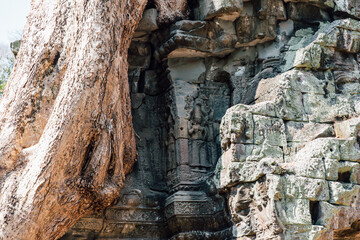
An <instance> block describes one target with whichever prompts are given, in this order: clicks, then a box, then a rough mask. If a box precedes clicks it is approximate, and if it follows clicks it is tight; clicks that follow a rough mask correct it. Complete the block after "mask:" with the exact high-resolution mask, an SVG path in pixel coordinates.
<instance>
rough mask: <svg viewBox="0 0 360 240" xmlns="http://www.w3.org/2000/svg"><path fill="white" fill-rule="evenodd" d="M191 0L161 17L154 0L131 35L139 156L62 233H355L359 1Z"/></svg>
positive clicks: (359, 157)
mask: <svg viewBox="0 0 360 240" xmlns="http://www.w3.org/2000/svg"><path fill="white" fill-rule="evenodd" d="M182 4H183V1H182ZM187 8H188V10H187V11H184V12H183V13H182V19H177V21H175V22H169V21H167V22H166V23H164V22H163V23H160V22H159V21H158V19H159V18H158V16H157V15H158V13H157V10H156V6H155V5H154V4H152V3H151V2H149V4H148V7H147V10H146V11H145V12H144V16H143V20H142V22H141V23H140V25H139V27H138V29H137V32H136V34H135V36H134V39H133V41H132V45H131V47H130V49H129V81H130V85H131V93H132V96H131V98H132V111H133V121H134V127H135V132H136V135H137V147H138V162H137V164H136V165H135V167H134V169H133V171H132V173H131V174H130V175H129V176H127V181H126V184H125V186H124V188H123V190H122V197H121V198H120V199H119V201H118V202H117V204H116V205H115V206H113V207H111V208H108V209H107V210H106V211H105V212H103V213H99V214H97V215H94V216H88V217H86V218H83V219H81V220H79V222H78V223H77V224H76V225H75V226H74V227H73V229H72V230H71V231H69V233H68V234H67V235H66V236H64V237H63V239H172V240H175V239H244V240H245V239H264V240H265V239H359V238H360V237H357V234H358V231H359V230H360V224H359V221H360V211H359V210H360V209H359V207H360V205H359V201H360V200H359V198H360V195H359V190H360V188H359V185H358V184H359V183H360V165H359V163H358V161H360V152H359V151H360V146H359V144H360V140H359V139H360V133H359V134H358V130H359V129H360V118H359V117H358V116H359V112H360V101H359V99H360V97H359V96H360V95H359V93H360V82H359V79H360V73H359V61H360V60H359V55H358V53H359V52H360V22H359V21H358V20H357V19H360V10H359V6H358V5H357V3H356V2H355V1H354V2H353V1H351V0H348V1H332V0H327V1H318V0H312V1H306V0H303V1H301V0H300V1H298V0H297V1H285V2H284V1H282V0H257V1H240V0H198V1H195V0H193V1H189V2H188V6H187ZM185 13H186V14H185Z"/></svg>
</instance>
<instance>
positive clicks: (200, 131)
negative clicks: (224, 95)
mask: <svg viewBox="0 0 360 240" xmlns="http://www.w3.org/2000/svg"><path fill="white" fill-rule="evenodd" d="M206 100H207V98H206V96H204V95H201V96H200V97H199V98H198V99H196V100H195V104H194V108H193V109H192V111H191V114H190V121H189V137H190V152H191V153H190V157H191V158H190V159H191V160H190V166H192V167H193V168H194V169H196V170H203V169H206V168H209V167H210V166H211V164H210V162H209V159H208V156H207V155H208V154H207V142H206V140H207V137H208V133H209V130H208V128H207V125H208V124H207V121H208V119H209V116H208V113H209V112H208V111H207V110H208V107H207V105H206Z"/></svg>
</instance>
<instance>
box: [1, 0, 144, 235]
mask: <svg viewBox="0 0 360 240" xmlns="http://www.w3.org/2000/svg"><path fill="white" fill-rule="evenodd" d="M145 4H146V1H145V0H33V1H32V10H31V13H30V15H29V16H28V23H27V25H26V27H25V31H24V37H23V39H22V40H23V41H22V47H21V49H20V52H19V54H18V56H17V62H16V64H15V68H14V70H13V73H12V75H11V77H10V80H9V83H8V85H7V87H6V89H5V93H4V96H3V98H2V100H1V102H0V177H1V178H2V182H1V189H0V223H1V224H0V239H31V240H33V239H57V238H59V237H60V236H62V235H63V234H64V233H65V232H66V231H67V229H68V228H69V227H71V226H72V224H74V223H75V221H76V220H77V219H78V218H80V217H81V216H83V215H84V214H89V213H92V212H94V211H96V210H98V209H103V208H104V207H106V206H108V205H110V204H111V203H113V201H114V200H115V199H116V198H117V197H118V195H119V189H120V188H121V185H122V184H123V181H124V176H125V174H126V173H128V172H129V171H130V169H131V166H132V164H133V162H134V159H135V155H136V151H135V150H136V148H135V140H134V134H133V129H132V118H131V112H130V99H129V87H128V82H127V49H128V47H129V44H130V41H131V37H132V33H133V32H134V28H135V27H136V24H137V23H138V21H139V20H140V18H141V15H142V12H143V9H144V6H145ZM1 178H0V179H1Z"/></svg>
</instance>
